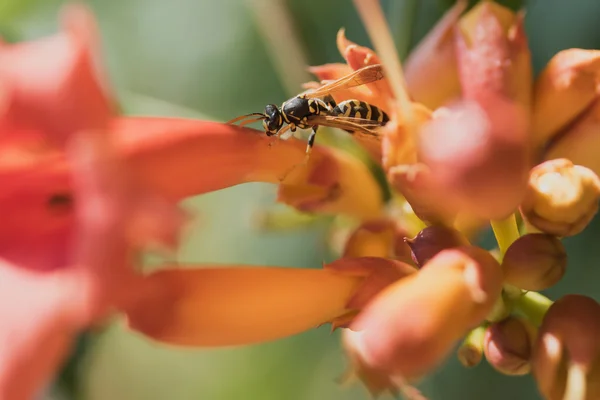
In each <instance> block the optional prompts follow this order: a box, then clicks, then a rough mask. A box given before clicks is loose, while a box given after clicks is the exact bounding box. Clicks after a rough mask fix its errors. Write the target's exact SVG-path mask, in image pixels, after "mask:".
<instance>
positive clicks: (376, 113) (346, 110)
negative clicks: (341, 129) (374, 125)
mask: <svg viewBox="0 0 600 400" xmlns="http://www.w3.org/2000/svg"><path fill="white" fill-rule="evenodd" d="M331 114H332V115H340V116H344V117H350V118H361V119H368V120H370V121H373V122H378V123H380V124H381V125H385V124H386V123H387V122H388V121H389V120H390V118H389V117H388V115H387V114H386V113H385V112H384V111H383V110H382V109H380V108H379V107H376V106H373V105H371V104H369V103H365V102H364V101H359V100H345V101H342V102H341V103H340V104H338V105H337V106H335V107H334V108H333V110H332V111H331Z"/></svg>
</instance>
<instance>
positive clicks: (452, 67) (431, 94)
mask: <svg viewBox="0 0 600 400" xmlns="http://www.w3.org/2000/svg"><path fill="white" fill-rule="evenodd" d="M466 7H467V1H464V0H460V1H457V2H456V3H455V4H454V6H453V7H452V8H450V9H449V10H448V11H447V12H446V14H445V15H444V16H443V17H442V18H441V19H440V20H439V21H438V23H437V24H436V26H435V27H434V28H433V29H432V30H431V31H430V32H429V33H428V34H427V36H425V38H424V39H423V40H422V41H421V42H420V43H419V44H418V46H417V47H416V48H415V49H414V50H412V51H411V52H410V54H409V56H408V58H407V59H406V62H405V65H404V75H405V77H406V85H407V88H408V92H409V93H410V94H411V96H412V98H413V99H414V100H415V101H418V102H419V103H422V104H424V105H426V106H427V107H429V108H431V109H432V110H433V109H436V108H438V107H440V106H442V105H444V104H445V103H446V102H448V100H453V99H454V98H457V97H459V96H460V81H459V80H458V65H457V62H456V51H455V45H454V35H453V33H454V27H455V26H456V23H457V22H458V19H459V17H460V15H461V14H462V12H463V11H464V10H465V8H466Z"/></svg>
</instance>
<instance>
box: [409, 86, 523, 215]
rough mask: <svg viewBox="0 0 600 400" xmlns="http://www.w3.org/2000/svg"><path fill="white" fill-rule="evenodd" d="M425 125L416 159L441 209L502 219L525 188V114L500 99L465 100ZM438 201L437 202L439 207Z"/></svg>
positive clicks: (515, 203)
mask: <svg viewBox="0 0 600 400" xmlns="http://www.w3.org/2000/svg"><path fill="white" fill-rule="evenodd" d="M448 110H449V111H448V112H445V113H444V114H441V115H439V116H438V115H437V114H436V118H434V119H432V120H431V122H429V123H427V124H426V125H425V126H424V127H423V128H422V131H421V135H420V137H419V139H420V143H419V156H420V161H422V162H423V163H425V164H426V165H427V166H428V167H429V169H430V181H432V182H430V185H431V186H433V187H437V188H438V193H443V196H444V197H443V203H444V207H446V208H450V209H452V208H454V209H457V210H465V211H468V212H470V213H472V214H473V215H474V216H477V217H481V218H486V219H504V218H506V217H507V216H508V215H510V214H511V213H513V212H514V210H515V208H517V207H518V205H519V203H520V202H521V199H522V198H523V194H524V192H525V189H526V187H527V177H528V172H529V165H530V161H529V159H530V153H529V145H528V143H527V142H528V139H527V125H526V116H525V115H524V113H523V112H522V110H521V109H519V107H517V106H516V105H515V104H513V103H511V102H509V101H506V100H504V99H502V98H500V97H498V98H493V99H492V98H490V99H487V100H486V102H485V103H483V102H482V101H478V102H473V101H466V102H462V103H460V104H457V105H455V106H453V107H449V108H448ZM439 202H440V201H439V198H438V203H439Z"/></svg>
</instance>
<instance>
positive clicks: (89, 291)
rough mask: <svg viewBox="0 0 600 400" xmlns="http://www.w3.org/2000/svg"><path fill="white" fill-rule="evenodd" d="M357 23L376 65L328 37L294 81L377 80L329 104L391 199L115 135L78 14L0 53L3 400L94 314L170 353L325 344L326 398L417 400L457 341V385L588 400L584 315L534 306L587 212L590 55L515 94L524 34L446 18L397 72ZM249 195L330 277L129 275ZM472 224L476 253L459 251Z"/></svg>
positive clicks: (31, 389) (372, 25)
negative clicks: (309, 235)
mask: <svg viewBox="0 0 600 400" xmlns="http://www.w3.org/2000/svg"><path fill="white" fill-rule="evenodd" d="M355 3H356V5H357V8H358V10H359V12H360V13H361V16H362V18H363V21H364V23H365V26H366V27H367V30H368V31H369V33H370V35H371V39H372V41H373V44H374V47H375V49H376V50H377V52H375V51H373V50H371V49H369V48H366V47H363V46H359V45H357V44H355V43H353V42H351V41H350V40H348V39H347V38H346V37H345V33H344V31H343V30H341V31H340V32H339V34H338V37H337V44H338V48H339V51H340V53H341V54H342V56H343V57H344V59H345V60H346V63H344V64H341V63H340V64H326V65H322V66H318V67H312V68H311V71H312V72H313V73H314V74H315V75H316V76H317V78H318V82H311V83H308V84H307V87H318V86H320V85H321V84H323V83H325V82H326V81H329V80H334V79H338V78H340V77H343V76H346V75H348V74H349V73H351V72H352V71H354V70H357V69H360V68H363V67H365V66H369V65H374V64H382V66H383V69H384V72H385V78H384V79H382V80H380V81H377V82H374V83H370V84H368V85H364V86H359V87H355V88H351V89H348V90H346V91H342V92H336V93H335V96H334V97H335V99H336V101H338V102H340V101H343V100H348V99H359V100H362V101H366V102H369V103H371V104H374V105H377V106H379V107H381V108H382V109H384V110H385V111H386V112H387V113H388V114H389V115H390V116H391V121H390V122H389V123H388V124H387V125H385V126H384V127H382V128H381V129H380V135H378V136H377V137H375V138H374V137H366V136H365V137H357V139H358V140H360V141H361V144H364V146H365V147H366V148H367V149H368V150H369V151H370V153H371V154H372V155H373V156H374V157H375V161H377V162H378V163H379V164H380V166H381V168H382V169H383V171H384V172H385V174H386V177H387V184H388V185H389V189H391V191H392V198H391V199H390V200H388V199H386V196H385V190H384V189H385V188H382V187H381V185H380V184H379V183H378V181H377V180H376V178H375V177H374V176H373V174H372V173H371V171H370V170H369V168H368V167H367V166H366V165H365V164H364V163H363V162H362V161H361V160H359V159H358V158H355V157H354V156H352V155H350V154H348V153H345V152H343V151H341V150H338V149H335V148H329V147H323V146H316V147H315V149H314V151H313V152H312V153H311V155H310V158H309V160H308V161H306V162H304V161H305V144H303V143H301V142H300V141H296V140H286V141H281V142H280V143H278V145H277V146H271V140H270V139H269V138H267V137H266V136H265V135H264V134H263V133H262V132H258V131H255V130H251V129H246V128H239V127H235V126H231V125H226V124H222V123H218V122H211V121H197V120H190V119H176V118H156V117H154V118H150V117H135V118H134V117H127V116H122V115H119V114H118V113H117V111H116V107H114V102H115V101H114V99H113V97H112V96H111V93H110V90H109V85H108V83H107V80H106V78H105V77H104V75H103V71H102V68H101V66H100V65H98V64H97V60H98V58H99V57H98V51H97V48H98V43H97V42H98V38H97V32H96V27H95V24H94V19H93V16H92V15H91V14H90V12H89V11H88V10H87V9H86V8H84V7H82V6H80V5H78V6H68V7H66V8H65V10H64V13H63V18H62V32H60V33H58V34H56V35H54V36H52V37H49V38H46V39H42V40H38V41H33V42H26V43H18V44H11V45H9V44H2V45H1V46H0V61H1V62H0V83H1V86H2V96H1V98H0V104H1V106H2V107H0V154H1V156H0V181H1V182H2V187H3V191H2V194H0V204H1V205H2V208H3V210H4V219H3V224H2V225H1V226H0V299H2V302H1V305H0V320H1V321H2V322H1V323H0V342H2V343H5V344H7V345H6V346H4V347H5V349H4V350H3V351H2V352H1V354H0V398H3V399H4V398H6V399H28V398H31V397H32V396H34V395H35V394H36V392H37V391H39V390H40V389H41V388H42V386H43V385H44V384H45V383H46V382H48V380H50V379H51V378H52V376H53V374H54V373H55V372H56V369H57V368H58V366H59V365H60V363H61V362H62V361H63V359H64V357H65V354H66V352H67V349H68V348H69V346H70V343H71V341H72V340H73V338H74V337H75V336H76V335H77V334H78V333H79V332H81V331H83V330H85V329H87V328H88V327H90V326H93V325H97V324H99V323H102V322H104V321H106V320H107V318H108V317H109V316H111V315H113V314H120V315H124V316H125V317H126V320H127V324H128V326H129V327H130V329H132V330H134V331H136V332H138V333H140V334H143V335H145V336H146V337H148V338H151V339H153V340H156V341H159V342H163V343H168V344H171V345H179V346H190V347H206V346H211V347H216V346H231V345H246V344H253V343H259V342H264V341H269V340H276V339H278V338H282V337H286V336H290V335H294V334H297V333H300V332H303V331H305V330H308V329H311V328H314V327H317V326H320V325H322V324H325V323H330V324H332V326H333V327H334V328H339V329H340V330H342V337H343V343H344V346H345V349H346V351H347V354H348V359H349V364H350V368H349V371H348V374H347V376H348V377H351V376H356V377H358V378H360V379H361V380H362V381H363V383H364V384H365V385H366V386H367V388H368V389H369V391H370V392H371V394H373V395H378V394H380V393H383V392H384V391H388V390H389V391H392V392H402V393H404V394H405V395H406V396H408V397H411V398H418V397H419V396H420V394H419V393H418V391H416V389H414V388H413V385H414V383H415V382H417V381H418V379H419V378H421V377H423V376H425V375H426V374H427V373H428V372H430V371H432V370H433V369H434V368H436V367H437V366H439V365H440V364H441V363H442V362H443V360H445V359H446V358H447V357H448V356H449V355H450V353H451V352H452V349H453V348H454V347H455V345H456V344H458V343H461V341H462V345H460V347H459V350H458V357H459V359H460V360H461V361H462V362H463V364H464V365H466V366H474V365H476V364H478V363H479V362H480V361H481V360H482V359H483V358H484V357H485V358H486V359H487V361H488V362H489V363H490V364H491V365H492V366H493V367H494V368H495V369H497V370H498V371H500V372H501V373H504V374H508V375H523V374H527V373H530V372H531V373H532V375H533V376H534V377H535V379H536V380H537V383H538V387H539V390H540V392H541V393H542V394H543V395H544V396H545V397H546V398H547V399H562V398H569V399H592V398H596V397H598V396H600V394H598V385H597V384H596V382H597V380H596V378H600V377H598V376H597V375H598V368H597V367H596V365H597V363H598V360H599V359H600V352H599V349H600V339H599V338H600V304H598V303H597V302H596V301H594V300H593V299H590V298H587V297H584V296H579V295H569V296H565V297H563V298H561V299H559V300H557V301H556V302H555V303H552V302H551V301H550V300H549V299H547V298H545V297H544V296H542V295H540V294H539V293H537V292H536V291H539V290H544V289H547V288H549V287H551V286H552V285H554V284H556V283H557V282H558V281H559V280H560V279H561V278H562V277H563V275H564V273H565V270H566V266H567V255H566V252H565V249H564V247H563V245H562V242H561V238H562V237H565V236H572V235H576V234H578V233H580V232H581V231H583V230H584V229H585V227H586V226H587V225H588V224H589V222H590V221H591V220H592V218H593V217H594V215H595V214H596V212H597V210H598V201H599V200H600V179H599V178H598V176H597V172H598V171H599V170H600V164H598V159H597V157H594V152H595V151H596V149H597V148H598V146H596V143H595V142H594V140H595V139H594V133H595V130H596V124H595V113H596V112H597V110H598V107H597V102H596V100H597V99H598V96H599V93H598V85H597V81H598V78H599V77H600V52H598V51H593V50H579V49H571V50H566V51H563V52H560V53H558V54H557V55H556V56H555V57H554V58H553V59H552V60H551V61H550V62H549V63H548V65H547V66H546V68H545V69H544V70H543V71H542V73H541V74H540V75H539V76H538V77H537V79H535V80H534V79H533V76H532V68H531V60H530V50H529V47H528V45H527V38H526V35H525V32H524V29H523V15H522V14H518V13H514V12H512V11H510V10H508V9H506V8H504V7H502V6H500V5H498V4H496V3H494V2H492V1H482V2H480V3H479V4H478V5H476V6H475V7H474V8H472V9H471V10H469V11H468V12H465V10H466V1H458V2H457V3H456V5H455V6H454V7H453V8H452V9H451V10H449V11H448V13H447V14H446V15H445V16H444V17H443V18H442V19H441V20H440V22H439V23H438V25H437V26H436V27H435V28H434V29H433V30H432V31H431V32H430V34H429V35H428V36H427V37H426V38H425V39H424V40H423V42H422V43H421V44H420V45H419V46H418V47H417V48H416V49H415V50H414V51H413V52H412V53H411V55H410V57H409V59H408V60H407V61H406V63H405V65H404V71H403V70H402V66H401V65H400V63H399V62H398V57H397V55H396V53H395V50H394V48H393V45H392V41H391V39H390V35H389V32H388V31H387V28H386V24H385V20H384V18H383V14H382V12H381V9H380V8H379V4H378V2H377V1H374V0H355ZM48 54H52V55H53V57H52V58H51V59H48V58H47V57H46V56H47V55H48ZM42 59H43V60H44V68H43V69H40V68H39V65H40V62H39V61H40V60H42ZM215 166H218V168H215ZM246 182H269V183H273V184H277V185H278V200H279V201H280V202H282V203H285V204H287V205H288V206H290V207H293V208H295V209H296V210H299V211H301V212H305V213H313V214H327V215H335V216H340V217H343V218H344V221H345V222H344V226H343V229H338V230H336V233H337V234H338V243H340V245H339V246H337V248H336V250H337V252H338V256H339V257H338V259H337V260H335V261H334V262H332V263H330V264H326V265H324V266H323V268H321V269H303V268H288V267H267V266H247V265H204V264H203V265H196V266H190V265H186V266H181V265H164V266H162V268H159V269H158V270H155V271H153V272H151V273H144V272H142V271H141V268H139V266H138V265H137V263H138V262H137V260H138V259H139V255H140V254H141V253H142V252H146V251H174V250H175V249H176V248H177V245H178V242H179V239H180V235H181V231H182V228H183V227H184V226H185V223H186V222H187V221H188V219H189V217H190V216H189V215H187V214H186V213H184V212H183V211H182V210H180V209H179V207H178V204H177V203H178V202H179V201H180V200H181V199H183V198H185V197H187V196H191V195H197V194H202V193H207V192H210V191H214V190H218V189H222V188H226V187H230V186H234V185H238V184H242V183H246ZM348 221H350V222H349V223H348ZM488 225H491V227H492V229H493V231H494V234H495V235H496V239H497V243H498V248H497V249H484V248H482V247H479V246H477V245H476V244H474V243H473V241H474V237H475V236H474V235H475V233H477V232H479V231H480V230H481V229H483V228H485V227H486V226H488ZM34 354H35V362H33V360H32V357H33V355H34Z"/></svg>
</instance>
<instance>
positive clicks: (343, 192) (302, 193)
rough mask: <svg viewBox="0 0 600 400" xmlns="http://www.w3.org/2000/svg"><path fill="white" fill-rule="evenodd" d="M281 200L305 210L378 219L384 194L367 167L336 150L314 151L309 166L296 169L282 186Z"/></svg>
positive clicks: (279, 193)
mask: <svg viewBox="0 0 600 400" xmlns="http://www.w3.org/2000/svg"><path fill="white" fill-rule="evenodd" d="M278 200H279V201H283V202H285V203H286V204H289V205H291V206H293V207H295V208H297V209H299V210H301V211H305V212H318V213H325V214H327V213H332V214H345V215H350V216H353V217H356V218H359V219H361V220H367V219H373V218H377V217H378V216H379V215H380V213H381V208H382V207H383V192H382V190H381V188H380V187H379V185H378V183H377V181H376V180H375V178H374V177H373V175H372V174H371V172H370V171H369V169H368V168H367V166H366V165H365V164H364V163H363V162H361V161H360V160H358V159H357V158H355V157H353V156H351V155H349V154H347V153H343V152H341V151H338V150H335V149H322V150H321V152H320V153H316V152H314V151H313V152H312V153H311V156H310V159H309V161H308V163H307V164H306V165H300V164H298V165H297V166H294V167H293V169H292V170H291V171H290V173H289V174H288V175H287V176H286V178H285V180H284V181H283V182H282V184H280V185H279V192H278Z"/></svg>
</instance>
